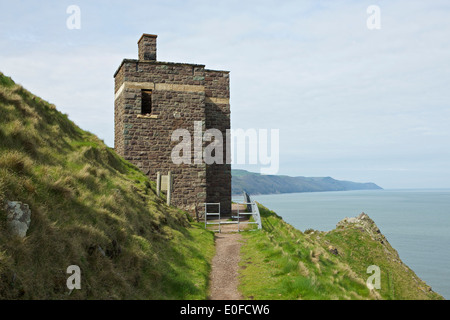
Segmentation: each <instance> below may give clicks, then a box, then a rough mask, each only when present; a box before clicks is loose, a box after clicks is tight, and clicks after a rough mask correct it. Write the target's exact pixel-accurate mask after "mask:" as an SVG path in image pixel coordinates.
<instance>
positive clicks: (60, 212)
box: [0, 73, 441, 299]
mask: <svg viewBox="0 0 450 320" xmlns="http://www.w3.org/2000/svg"><path fill="white" fill-rule="evenodd" d="M7 201H21V202H23V203H26V204H28V205H29V206H30V208H31V211H32V216H31V225H30V228H29V230H28V233H27V236H26V237H25V238H19V237H17V236H14V235H13V234H12V233H10V231H9V229H8V228H7V225H6V212H5V209H4V205H5V203H6V202H7ZM260 210H261V213H262V219H263V230H261V231H248V232H244V233H243V235H244V239H245V241H246V242H245V245H244V246H243V247H242V252H241V254H242V257H241V272H240V281H241V285H240V290H241V291H242V293H243V295H244V296H245V297H246V298H248V299H434V298H436V299H439V298H441V297H440V296H439V295H438V294H436V293H434V292H432V291H431V290H430V288H429V287H428V286H427V285H426V284H425V283H423V282H422V281H421V280H420V279H419V278H417V276H416V275H415V274H414V273H413V272H412V271H411V270H410V269H409V268H408V267H407V266H405V265H404V264H403V263H402V262H401V261H400V259H399V257H398V255H397V253H396V252H395V250H394V249H392V248H391V247H390V245H389V243H388V242H387V240H386V239H385V238H384V237H383V236H382V235H380V234H379V233H378V232H377V228H376V226H375V225H374V224H373V223H372V222H371V220H367V221H366V220H364V221H363V222H364V223H362V224H361V223H359V222H358V223H356V224H355V223H353V224H352V223H341V224H339V228H337V229H336V230H333V231H331V232H313V231H311V230H309V231H308V232H306V231H305V233H303V232H300V231H299V230H296V229H294V228H293V227H292V226H290V225H289V224H287V223H285V222H284V221H283V220H282V219H281V218H280V217H279V216H277V215H276V214H275V213H273V212H272V211H270V210H268V209H266V208H264V207H262V206H261V209H260ZM366 222H367V224H366ZM214 252H215V249H214V236H213V234H212V233H211V232H209V231H206V230H205V229H204V227H203V225H202V224H197V223H195V222H193V221H191V220H190V218H189V216H188V214H187V213H186V212H183V211H181V210H177V209H175V208H172V207H167V206H166V205H165V203H164V199H160V198H158V197H156V195H155V185H154V182H152V181H150V180H148V178H147V177H146V176H145V175H143V174H142V173H141V172H140V171H139V170H138V169H137V168H136V167H135V166H133V165H131V164H130V163H128V162H127V161H124V160H123V159H122V158H120V157H119V156H118V155H117V154H116V153H115V152H114V151H113V150H112V149H110V148H108V147H107V146H106V145H105V144H104V143H103V142H102V141H100V140H99V139H98V138H97V137H95V136H94V135H93V134H90V133H88V132H86V131H83V130H81V129H80V128H78V127H77V126H76V125H75V124H74V123H72V122H71V121H70V120H69V119H68V117H67V116H66V115H63V114H61V113H60V112H58V111H57V110H56V109H55V106H54V105H52V104H50V103H48V102H46V101H44V100H42V99H40V98H38V97H36V96H34V95H32V94H31V93H29V92H28V91H26V90H25V89H24V88H22V87H21V86H19V85H17V84H15V83H14V82H13V81H12V80H11V79H10V78H8V77H6V76H4V75H3V74H1V73H0V299H206V298H207V294H208V278H209V273H210V262H211V260H212V257H213V255H214ZM372 264H375V265H378V266H379V267H380V268H381V289H380V290H379V291H378V290H377V291H369V290H368V289H367V287H366V285H365V280H366V279H367V277H368V275H367V274H366V269H367V266H369V265H372ZM70 265H78V266H79V267H80V268H81V290H74V291H72V292H70V291H69V290H68V289H67V287H66V280H67V278H68V277H69V276H70V275H69V274H67V273H66V270H67V267H68V266H70Z"/></svg>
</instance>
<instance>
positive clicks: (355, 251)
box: [239, 205, 443, 300]
mask: <svg viewBox="0 0 450 320" xmlns="http://www.w3.org/2000/svg"><path fill="white" fill-rule="evenodd" d="M259 208H260V209H259V210H260V213H261V218H262V225H263V230H262V231H261V232H247V233H245V234H244V238H245V241H243V243H244V245H243V246H242V247H241V251H242V252H241V263H240V265H241V270H240V281H241V283H240V286H239V290H240V292H241V293H242V295H243V296H244V298H246V299H255V300H278V299H282V300H298V299H301V300H335V299H340V300H350V299H352V300H366V299H368V300H372V299H383V300H428V299H438V300H441V299H443V297H442V296H441V295H439V294H438V293H436V292H434V291H433V290H432V289H431V287H429V286H428V285H427V284H426V283H425V282H423V281H422V280H421V279H420V278H419V277H418V276H417V275H416V274H415V273H414V272H413V271H412V270H411V269H410V268H408V266H406V265H405V264H404V263H403V262H402V261H401V260H400V257H399V255H398V253H397V251H396V250H395V249H393V248H392V247H391V245H390V244H389V242H388V241H387V239H386V238H385V237H384V236H383V235H382V233H381V231H380V230H379V229H378V227H377V226H376V225H375V223H374V222H373V221H372V220H371V219H370V218H369V217H368V216H367V215H365V214H361V215H359V216H358V217H356V218H350V219H348V218H346V219H344V220H342V221H341V222H339V223H338V224H337V226H336V229H334V230H332V231H329V232H321V231H314V230H311V229H309V230H306V231H305V232H301V231H299V230H297V229H295V228H294V227H292V226H291V225H289V224H288V223H286V222H285V221H283V219H282V218H281V217H280V216H278V215H277V214H276V213H275V212H273V211H271V210H269V209H267V208H265V207H264V206H262V205H259ZM370 266H375V267H376V268H379V269H378V270H379V273H378V274H377V275H376V276H378V275H379V286H378V285H377V282H376V281H375V278H370V277H371V276H372V275H375V273H374V271H373V269H369V267H370ZM368 270H370V272H369V273H368ZM368 280H369V283H371V284H374V285H377V288H373V289H369V288H368V287H367V285H366V282H367V281H368Z"/></svg>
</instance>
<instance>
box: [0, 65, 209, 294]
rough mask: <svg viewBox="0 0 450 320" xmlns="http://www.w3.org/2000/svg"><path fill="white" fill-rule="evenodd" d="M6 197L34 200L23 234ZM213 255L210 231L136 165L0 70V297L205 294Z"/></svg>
mask: <svg viewBox="0 0 450 320" xmlns="http://www.w3.org/2000/svg"><path fill="white" fill-rule="evenodd" d="M8 200H9V201H22V202H24V203H27V204H28V205H29V206H30V208H31V211H32V216H31V225H30V229H29V230H28V233H27V236H26V237H25V238H24V239H21V238H18V237H15V236H12V235H11V234H10V233H9V232H8V230H7V227H6V225H5V221H6V216H5V215H6V213H5V211H4V204H5V202H6V201H8ZM213 254H214V241H213V234H212V233H210V232H206V231H205V230H203V229H202V228H201V225H197V224H195V223H193V222H191V221H189V218H188V216H187V214H186V213H185V212H182V211H180V210H177V209H174V208H169V207H167V206H166V205H165V204H164V201H163V200H160V199H159V198H157V197H156V195H155V186H154V183H153V182H151V181H149V180H148V179H147V178H146V177H145V176H144V175H143V174H142V173H141V172H140V171H139V170H138V169H137V168H136V167H134V166H133V165H131V164H130V163H128V162H126V161H124V160H122V159H121V158H120V157H119V156H117V155H116V154H115V152H114V151H113V150H111V149H110V148H108V147H107V146H106V145H105V144H104V143H103V142H102V141H100V140H99V139H98V138H97V137H95V136H94V135H92V134H90V133H88V132H85V131H83V130H81V129H80V128H78V127H77V126H76V125H74V124H73V123H72V122H71V121H70V120H69V119H68V118H67V116H66V115H63V114H61V113H60V112H58V111H57V110H56V109H55V106H54V105H52V104H50V103H48V102H46V101H44V100H42V99H40V98H38V97H36V96H34V95H32V94H31V93H29V92H28V91H26V90H25V89H24V88H22V87H21V86H19V85H16V84H15V83H14V82H13V81H12V80H11V79H10V78H8V77H6V76H4V75H3V74H1V73H0V299H5V298H7V299H19V298H20V299H204V298H206V295H207V287H208V276H209V271H210V261H211V259H212V256H213ZM69 265H78V266H79V267H80V268H81V286H82V289H81V290H74V291H73V292H72V293H71V294H70V295H69V290H68V289H67V287H66V280H67V278H68V277H69V276H70V275H69V274H67V273H66V269H67V267H68V266H69Z"/></svg>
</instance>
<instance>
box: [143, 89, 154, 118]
mask: <svg viewBox="0 0 450 320" xmlns="http://www.w3.org/2000/svg"><path fill="white" fill-rule="evenodd" d="M141 95H142V106H141V113H142V114H150V113H152V90H142V91H141Z"/></svg>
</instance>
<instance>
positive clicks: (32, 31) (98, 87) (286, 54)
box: [0, 0, 450, 189]
mask: <svg viewBox="0 0 450 320" xmlns="http://www.w3.org/2000/svg"><path fill="white" fill-rule="evenodd" d="M70 5H76V6H78V8H79V9H80V16H79V22H80V24H79V27H80V28H79V29H71V28H68V25H67V20H68V19H71V17H72V14H73V12H71V11H69V13H68V12H67V9H68V7H69V6H70ZM373 5H374V6H377V8H378V9H379V16H377V17H376V18H377V20H376V23H377V26H378V27H379V28H376V29H372V28H369V27H368V20H369V21H370V22H371V23H373V22H374V20H373V17H374V16H373V11H370V10H369V11H368V8H369V7H370V6H373ZM449 16H450V2H449V1H448V0H429V1H416V0H408V1H393V0H390V1H375V0H372V1H364V0H359V1H356V0H353V1H351V0H342V1H335V0H334V1H333V0H330V1H319V0H314V1H300V0H297V1H282V0H279V1H265V0H259V1H249V0H245V1H244V0H240V1H235V0H226V1H220V0H219V1H217V0H215V1H200V0H198V1H189V0H188V1H168V0H165V1H151V0H146V1H77V0H71V1H4V0H1V1H0V71H1V72H3V73H4V74H6V75H8V76H11V77H12V78H13V80H14V81H16V82H17V83H20V84H21V85H23V86H24V87H25V88H27V89H28V90H30V91H31V92H32V93H34V94H36V95H38V96H40V97H42V98H44V99H45V100H47V101H49V102H51V103H54V104H55V105H56V106H57V108H58V110H60V111H61V112H63V113H66V114H68V115H69V118H70V119H71V120H73V121H74V122H75V123H76V124H77V125H79V126H80V127H81V128H82V129H85V130H88V131H90V132H92V133H94V134H96V135H97V136H98V137H99V138H100V139H102V140H104V141H105V143H106V144H107V145H109V146H110V147H113V146H114V78H113V75H114V72H115V71H116V69H117V68H118V66H119V64H120V63H121V61H122V60H123V59H124V58H129V59H137V40H138V39H139V38H140V36H141V35H142V34H143V33H151V34H157V35H158V53H157V56H158V60H160V61H170V62H188V63H198V64H205V65H206V67H207V68H208V69H218V70H228V71H230V104H231V127H232V129H238V128H242V129H249V128H250V129H253V130H260V129H266V130H268V131H269V132H270V130H278V131H279V145H278V147H279V153H277V154H276V155H271V156H272V157H275V156H276V157H277V159H278V160H279V166H278V172H277V173H278V174H283V175H290V176H331V177H333V178H335V179H341V180H350V181H357V182H374V183H377V184H378V185H380V186H381V187H383V188H386V189H392V188H450V166H449V164H450V148H449V147H450V125H449V124H450V63H449V62H450V41H449V39H450V19H449V18H448V17H449ZM70 21H73V20H70ZM274 143H275V141H274ZM274 150H275V149H274ZM261 167H264V165H263V164H261V163H258V164H256V165H250V164H245V163H244V164H234V165H233V168H239V169H247V170H250V171H256V172H257V171H258V170H260V168H261Z"/></svg>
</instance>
